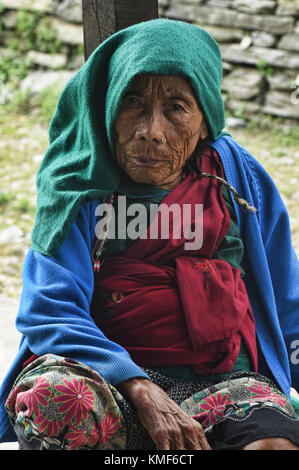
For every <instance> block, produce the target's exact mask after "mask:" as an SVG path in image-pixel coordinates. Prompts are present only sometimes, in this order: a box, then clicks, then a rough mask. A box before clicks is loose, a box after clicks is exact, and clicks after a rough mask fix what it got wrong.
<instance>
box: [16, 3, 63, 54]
mask: <svg viewBox="0 0 299 470" xmlns="http://www.w3.org/2000/svg"><path fill="white" fill-rule="evenodd" d="M16 32H17V36H18V41H14V42H13V43H12V44H11V45H12V47H13V48H14V49H15V48H18V50H19V51H20V52H25V51H29V50H30V49H35V50H39V51H42V52H48V53H50V54H51V53H55V52H57V51H59V49H60V47H61V41H59V40H58V39H57V32H56V30H55V28H53V27H52V25H51V21H50V18H49V17H45V16H44V14H43V13H41V12H40V11H33V12H29V11H26V10H19V11H18V14H17V26H16Z"/></svg>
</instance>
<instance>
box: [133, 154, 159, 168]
mask: <svg viewBox="0 0 299 470" xmlns="http://www.w3.org/2000/svg"><path fill="white" fill-rule="evenodd" d="M131 158H134V160H135V161H136V162H137V163H140V164H142V165H144V166H153V165H159V164H160V163H162V162H165V160H158V159H156V158H152V157H144V156H142V157H131Z"/></svg>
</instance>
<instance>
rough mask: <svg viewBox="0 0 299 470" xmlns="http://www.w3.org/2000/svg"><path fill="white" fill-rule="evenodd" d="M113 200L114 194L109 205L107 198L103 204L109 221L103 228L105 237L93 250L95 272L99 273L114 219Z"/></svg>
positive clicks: (96, 242) (98, 241) (98, 239)
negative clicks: (109, 230)
mask: <svg viewBox="0 0 299 470" xmlns="http://www.w3.org/2000/svg"><path fill="white" fill-rule="evenodd" d="M113 200H114V194H111V196H110V200H109V203H107V200H106V198H104V199H103V201H102V202H103V204H105V210H106V212H107V221H106V223H105V225H104V227H103V232H104V235H103V237H102V238H96V241H95V243H94V246H93V249H92V253H91V258H92V262H93V270H94V272H99V270H100V269H101V265H102V264H103V262H101V260H100V257H101V255H102V252H103V249H104V245H105V242H106V240H107V239H108V228H109V224H110V221H111V219H112V208H113Z"/></svg>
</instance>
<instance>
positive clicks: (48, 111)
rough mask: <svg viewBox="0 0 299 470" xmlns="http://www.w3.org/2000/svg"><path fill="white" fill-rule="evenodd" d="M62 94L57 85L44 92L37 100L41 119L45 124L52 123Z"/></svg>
mask: <svg viewBox="0 0 299 470" xmlns="http://www.w3.org/2000/svg"><path fill="white" fill-rule="evenodd" d="M59 95H60V92H59V91H58V90H57V87H56V86H55V85H52V86H49V87H47V88H45V89H44V90H42V91H41V92H40V93H39V94H38V96H37V98H36V100H35V101H36V105H37V106H38V107H39V111H40V117H41V120H42V121H43V122H50V121H51V119H52V117H53V114H54V112H55V109H56V105H57V101H58V97H59Z"/></svg>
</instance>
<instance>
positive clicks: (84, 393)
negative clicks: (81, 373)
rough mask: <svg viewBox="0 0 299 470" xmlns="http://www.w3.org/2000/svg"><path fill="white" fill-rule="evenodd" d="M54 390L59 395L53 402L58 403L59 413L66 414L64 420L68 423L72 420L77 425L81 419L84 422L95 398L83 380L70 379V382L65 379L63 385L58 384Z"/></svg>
mask: <svg viewBox="0 0 299 470" xmlns="http://www.w3.org/2000/svg"><path fill="white" fill-rule="evenodd" d="M55 388H56V390H57V391H58V392H61V395H57V396H56V397H55V398H54V402H55V403H58V407H59V413H64V412H66V415H65V417H64V420H65V421H66V422H69V421H71V420H72V419H73V418H74V419H75V423H76V424H79V423H80V422H81V420H82V418H83V419H84V420H85V421H86V419H87V415H88V411H89V410H92V409H93V406H94V400H95V398H94V395H93V393H92V391H91V390H90V389H89V387H88V385H86V384H85V383H84V380H83V379H80V380H78V379H77V378H76V377H72V379H71V380H69V379H65V380H64V384H63V385H62V384H58V385H56V387H55Z"/></svg>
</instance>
